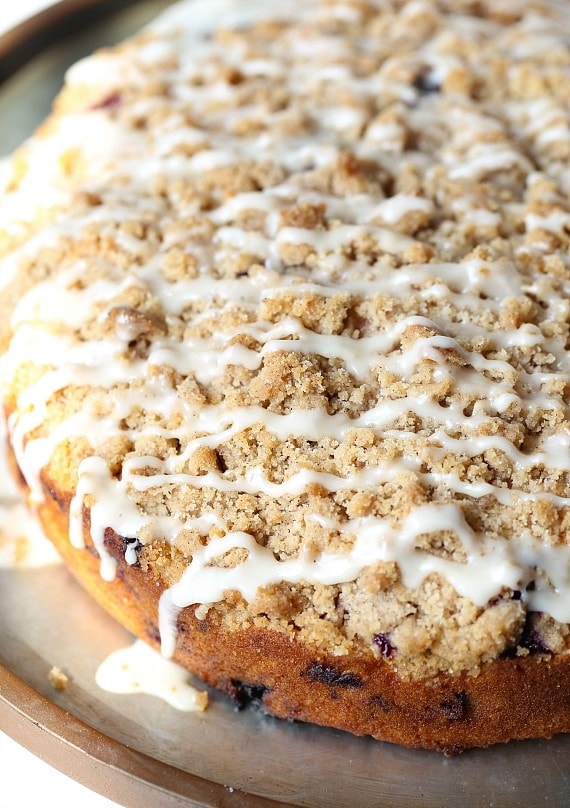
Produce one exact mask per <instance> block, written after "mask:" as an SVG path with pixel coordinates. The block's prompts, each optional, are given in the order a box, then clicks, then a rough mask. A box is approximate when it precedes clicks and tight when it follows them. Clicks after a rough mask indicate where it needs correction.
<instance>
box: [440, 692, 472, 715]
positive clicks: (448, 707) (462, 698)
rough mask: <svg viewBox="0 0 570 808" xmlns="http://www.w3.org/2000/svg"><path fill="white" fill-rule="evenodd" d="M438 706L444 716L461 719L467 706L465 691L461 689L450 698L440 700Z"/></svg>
mask: <svg viewBox="0 0 570 808" xmlns="http://www.w3.org/2000/svg"><path fill="white" fill-rule="evenodd" d="M439 706H440V708H441V712H442V713H443V714H444V716H445V717H446V718H450V719H451V720H452V721H462V720H463V719H464V718H465V716H466V713H467V708H468V706H469V700H468V698H467V693H464V692H463V691H461V692H460V693H454V694H453V696H452V698H450V699H448V700H446V701H442V703H441V704H440V705H439Z"/></svg>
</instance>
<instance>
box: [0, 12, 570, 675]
mask: <svg viewBox="0 0 570 808" xmlns="http://www.w3.org/2000/svg"><path fill="white" fill-rule="evenodd" d="M272 13H273V17H271V18H269V19H268V18H266V17H267V12H265V16H262V15H260V18H259V19H257V20H253V21H252V20H249V21H247V22H243V21H242V23H241V24H237V25H235V26H232V27H225V28H224V27H222V28H219V27H217V28H212V30H211V31H210V32H209V33H208V34H201V33H200V32H198V33H196V32H195V31H193V29H192V13H191V10H190V11H187V12H186V14H187V20H188V22H187V23H186V25H182V24H180V21H181V20H182V19H183V17H184V14H181V15H180V16H179V17H178V18H176V17H174V18H172V19H171V21H170V22H169V24H168V25H166V24H165V25H163V27H162V28H161V27H160V25H158V26H155V29H154V30H153V28H150V29H148V30H146V31H145V32H143V33H142V34H141V35H139V36H138V37H136V38H134V39H132V40H129V41H128V42H127V43H124V44H123V45H121V46H119V47H117V48H115V49H113V50H106V51H102V52H100V53H98V54H96V55H94V56H92V57H89V58H88V59H86V60H84V61H83V62H81V63H79V64H78V65H77V66H76V67H74V68H73V69H72V70H71V71H70V73H69V75H68V80H67V85H66V87H65V89H64V90H63V92H62V94H61V95H60V97H59V99H58V101H57V104H56V107H55V112H54V114H53V115H52V116H51V118H50V119H49V120H48V121H47V123H46V124H45V125H44V126H43V127H42V128H41V129H40V131H39V132H38V134H37V136H36V137H34V138H33V139H32V140H30V141H29V142H28V143H27V144H25V145H24V146H23V147H22V148H21V149H20V150H19V151H18V152H17V153H16V155H15V156H14V157H13V159H12V162H11V168H10V171H9V179H8V182H7V186H6V189H5V193H4V194H3V197H2V199H1V200H0V255H3V256H4V257H3V258H2V261H1V263H0V267H1V274H0V277H1V288H0V295H1V297H0V306H1V310H2V312H3V315H4V316H3V317H2V324H0V349H1V350H3V351H4V352H5V353H4V356H3V358H2V360H1V362H2V365H1V367H2V374H1V378H2V382H1V384H2V393H3V396H4V401H5V406H6V409H7V411H8V412H9V413H11V415H10V419H9V427H10V433H11V440H12V444H13V447H14V450H15V453H16V456H17V459H18V462H19V465H20V467H21V469H22V471H23V473H24V475H25V477H26V479H27V481H28V483H29V485H30V487H31V489H32V492H33V495H34V496H35V497H36V498H39V497H41V496H42V494H41V484H42V480H49V479H54V480H57V481H58V484H59V485H60V486H61V488H62V490H64V491H66V492H68V493H69V495H70V496H72V497H73V498H72V501H71V510H70V538H71V541H72V542H73V543H74V544H76V545H77V546H81V545H82V544H83V542H84V540H85V539H84V536H83V533H82V515H83V512H84V509H89V513H90V523H91V537H90V541H92V542H93V543H94V545H95V547H96V548H97V549H98V551H99V554H100V555H101V559H102V574H103V575H104V577H112V575H113V574H114V567H113V563H114V562H113V560H112V558H111V557H110V556H109V554H108V553H107V551H106V550H105V544H104V541H105V531H106V530H107V529H108V528H111V529H112V530H114V531H115V532H116V533H117V534H118V535H120V536H122V537H123V538H124V541H125V557H126V560H127V562H128V563H133V564H134V563H136V564H140V565H142V566H143V567H144V568H145V569H149V570H151V571H152V572H153V574H154V575H155V576H156V577H157V579H158V580H160V581H161V582H162V583H163V584H165V586H166V587H167V588H166V591H165V594H164V595H163V599H164V600H163V605H164V609H163V613H164V614H163V624H162V626H161V629H162V634H163V643H164V644H165V646H168V645H169V643H170V644H171V643H173V642H175V637H174V635H173V623H175V620H174V618H173V617H172V615H175V613H176V610H177V609H179V608H182V607H185V606H189V605H192V606H194V607H196V610H197V613H198V614H200V615H203V616H205V615H206V614H208V615H209V616H210V617H211V618H212V619H215V620H219V621H222V622H224V623H225V624H226V625H227V626H228V627H244V626H250V625H255V626H258V627H264V626H267V627H271V628H274V629H277V630H279V631H283V632H286V633H288V634H290V635H291V637H294V636H295V637H298V638H300V639H301V640H302V641H305V642H308V643H311V644H313V645H316V646H318V647H322V648H326V649H328V650H329V651H330V650H332V652H333V653H335V654H337V655H339V656H340V655H346V654H348V653H350V652H351V651H353V650H354V649H359V650H361V651H362V650H368V651H369V652H370V653H373V654H375V655H377V656H379V657H380V656H381V657H383V658H385V659H386V660H387V661H388V662H389V664H390V665H393V666H394V667H395V668H396V669H397V670H398V671H399V672H400V673H402V674H403V675H413V676H426V675H433V674H434V673H437V672H438V671H448V672H451V673H456V672H459V671H462V670H468V671H476V670H477V669H478V668H479V666H480V665H481V664H482V663H484V662H486V661H488V660H491V659H494V658H497V657H498V656H501V655H508V654H513V653H514V654H517V653H518V654H527V653H543V654H548V653H564V652H567V651H568V648H569V647H570V639H569V628H568V624H569V623H570V605H569V604H570V580H569V579H568V572H567V571H568V569H570V547H569V545H568V535H569V529H570V511H569V507H568V505H569V504H570V486H569V483H570V476H569V474H570V423H569V419H568V395H569V389H570V388H569V384H570V362H569V356H568V340H569V323H570V302H569V301H570V282H569V279H570V259H569V249H568V248H569V245H570V205H569V203H568V194H569V192H570V163H569V157H570V114H569V113H568V102H569V100H570V49H569V47H568V45H569V43H570V25H569V23H568V20H567V15H565V12H564V9H562V8H561V6H560V5H559V4H557V3H555V2H542V1H541V0H527V1H526V2H525V1H524V0H520V2H514V3H511V2H509V3H507V2H497V0H493V2H491V0H488V2H487V0H482V2H479V3H476V4H474V3H471V2H458V3H453V4H450V3H447V2H446V1H445V0H437V1H435V0H434V1H431V0H413V1H410V2H403V1H401V0H390V2H380V1H378V2H372V1H366V0H315V1H314V2H309V3H304V4H303V8H302V9H301V8H297V7H296V8H295V10H294V11H293V9H292V7H291V4H283V7H281V6H280V5H279V4H276V8H275V9H274V10H273V12H272ZM165 615H166V617H165ZM168 617H169V619H170V622H169V619H167V618H168Z"/></svg>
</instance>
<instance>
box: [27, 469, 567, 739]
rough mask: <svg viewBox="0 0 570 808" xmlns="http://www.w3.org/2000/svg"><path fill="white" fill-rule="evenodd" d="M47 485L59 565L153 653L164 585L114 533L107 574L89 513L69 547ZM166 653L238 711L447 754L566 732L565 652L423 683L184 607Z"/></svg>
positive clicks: (64, 499) (369, 658)
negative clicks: (133, 561) (112, 571)
mask: <svg viewBox="0 0 570 808" xmlns="http://www.w3.org/2000/svg"><path fill="white" fill-rule="evenodd" d="M12 463H14V460H13V455H12ZM20 480H21V478H20ZM21 482H22V481H21ZM44 487H45V493H46V499H45V501H44V502H43V504H42V505H41V506H40V507H39V509H38V515H39V517H40V520H41V522H42V524H43V526H44V529H45V531H46V535H47V536H48V537H49V538H50V540H51V541H52V542H53V544H54V546H55V547H56V548H57V550H58V552H59V553H60V554H61V556H62V558H63V560H64V562H65V564H66V566H67V567H68V568H69V569H70V571H71V572H72V573H73V575H74V576H75V577H76V578H77V580H78V581H79V582H80V584H81V585H82V586H83V587H84V588H85V590H86V591H87V592H89V593H90V595H92V596H93V598H94V599H95V600H96V601H97V602H98V603H99V604H100V605H101V606H102V607H103V608H104V609H105V610H106V611H107V612H108V613H109V614H110V615H111V616H112V617H113V618H115V619H116V620H117V621H118V622H119V623H121V624H122V625H123V626H124V627H125V628H126V629H127V630H129V631H130V632H132V633H133V634H134V635H135V636H137V637H139V638H140V639H143V640H144V641H145V642H146V643H148V644H149V645H150V646H151V647H153V648H155V649H157V650H160V644H161V643H160V631H159V626H158V621H157V615H158V605H159V600H160V596H161V594H162V593H163V591H164V584H162V585H161V584H158V585H157V581H156V578H155V577H154V576H153V575H152V574H151V573H150V572H149V571H148V570H147V571H145V570H143V569H142V568H141V567H140V565H128V564H127V563H126V562H125V541H124V539H123V538H122V537H120V536H117V535H116V534H115V533H114V532H113V531H112V530H108V531H107V532H106V537H105V545H106V547H107V549H108V551H109V553H111V555H112V556H113V557H114V558H115V560H116V562H117V575H116V577H115V578H114V580H113V581H110V582H109V581H104V580H103V579H102V578H101V575H100V559H99V555H98V553H97V551H96V550H95V549H94V547H93V545H92V543H91V539H90V533H89V515H88V513H87V512H86V513H85V516H84V529H85V540H86V549H85V550H77V549H75V548H73V547H72V546H71V544H70V542H69V529H68V521H69V516H68V508H69V502H70V497H69V495H68V494H66V493H64V492H62V491H61V490H60V489H59V487H58V483H57V482H56V481H50V482H48V481H47V480H44ZM23 490H25V486H24V488H23ZM173 659H174V660H175V661H176V662H178V663H179V664H180V665H182V666H183V667H185V668H186V669H187V670H189V671H190V672H192V673H194V674H195V675H197V676H198V677H200V678H201V679H203V680H204V681H205V682H206V683H208V684H209V685H211V686H212V687H214V688H216V689H218V690H220V691H222V692H224V693H225V694H227V695H228V696H229V697H230V698H231V699H233V700H234V701H235V703H236V706H237V707H238V708H239V709H241V708H243V707H245V706H247V705H248V704H253V705H255V706H256V707H260V708H261V709H262V710H263V711H264V712H267V713H268V714H271V715H274V716H276V717H279V718H286V719H289V720H295V721H303V722H310V723H314V724H319V725H321V726H328V727H335V728H337V729H342V730H345V731H347V732H350V733H352V734H354V735H362V736H365V735H369V736H372V737H374V738H375V739H377V740H382V741H389V742H391V743H396V744H401V745H403V746H407V747H411V748H425V749H436V750H439V751H442V752H444V753H445V754H446V755H456V754H460V753H461V752H463V751H464V750H466V749H470V748H473V747H488V746H491V745H493V744H497V743H506V742H508V741H510V740H515V739H528V738H551V737H552V736H553V735H555V734H557V733H561V732H569V731H570V676H569V658H568V656H558V657H556V656H531V657H519V658H511V659H500V660H496V661H494V662H491V663H489V664H487V665H486V666H485V669H484V671H483V672H482V673H480V674H479V675H477V676H469V675H467V674H460V675H459V676H449V675H447V676H446V675H444V674H441V675H439V676H438V677H436V678H433V679H430V680H427V681H423V682H422V681H417V680H413V679H409V678H408V679H402V678H400V677H398V676H397V675H395V674H394V671H393V670H392V669H391V668H390V666H389V665H388V664H387V663H386V662H385V661H384V660H382V659H378V658H376V657H375V656H374V655H373V654H372V653H368V654H366V655H361V656H353V657H351V658H350V661H348V660H344V659H343V658H342V657H341V658H339V657H337V656H334V655H331V654H323V653H322V652H320V651H318V650H316V649H315V648H313V647H311V646H308V645H305V644H303V643H302V642H299V641H295V640H291V639H290V638H288V637H286V636H284V635H283V634H282V633H280V632H275V631H273V632H272V631H267V630H266V629H263V630H261V629H256V628H250V629H246V630H241V631H240V630H237V631H232V632H227V631H226V630H224V628H223V626H220V624H219V621H218V620H216V619H215V616H214V617H213V616H210V615H206V616H205V617H204V618H202V619H199V618H197V617H196V614H195V610H194V609H192V608H186V609H182V610H181V611H180V612H179V614H178V618H177V643H176V649H175V651H174V654H173ZM537 694H540V698H539V699H538V700H537Z"/></svg>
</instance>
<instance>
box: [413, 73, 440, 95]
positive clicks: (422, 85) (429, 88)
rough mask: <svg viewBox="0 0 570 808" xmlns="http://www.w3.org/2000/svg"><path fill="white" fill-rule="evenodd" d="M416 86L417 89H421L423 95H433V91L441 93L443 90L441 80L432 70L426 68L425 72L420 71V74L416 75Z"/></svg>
mask: <svg viewBox="0 0 570 808" xmlns="http://www.w3.org/2000/svg"><path fill="white" fill-rule="evenodd" d="M414 87H415V88H416V90H419V92H420V94H421V95H432V94H433V93H439V91H440V90H441V84H440V82H439V81H437V79H436V78H435V76H434V74H433V73H432V72H431V71H430V70H426V71H425V72H424V73H420V74H419V76H416V79H415V81H414Z"/></svg>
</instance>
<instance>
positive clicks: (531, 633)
mask: <svg viewBox="0 0 570 808" xmlns="http://www.w3.org/2000/svg"><path fill="white" fill-rule="evenodd" d="M539 615H540V612H528V613H527V616H526V620H525V624H524V627H523V630H522V635H521V638H520V640H519V645H521V646H522V647H523V648H527V649H528V651H529V653H531V654H549V653H550V648H549V647H548V645H547V644H546V642H545V640H544V638H543V636H542V635H541V633H540V631H539V630H538V629H537V628H536V621H537V618H538V616H539Z"/></svg>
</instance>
